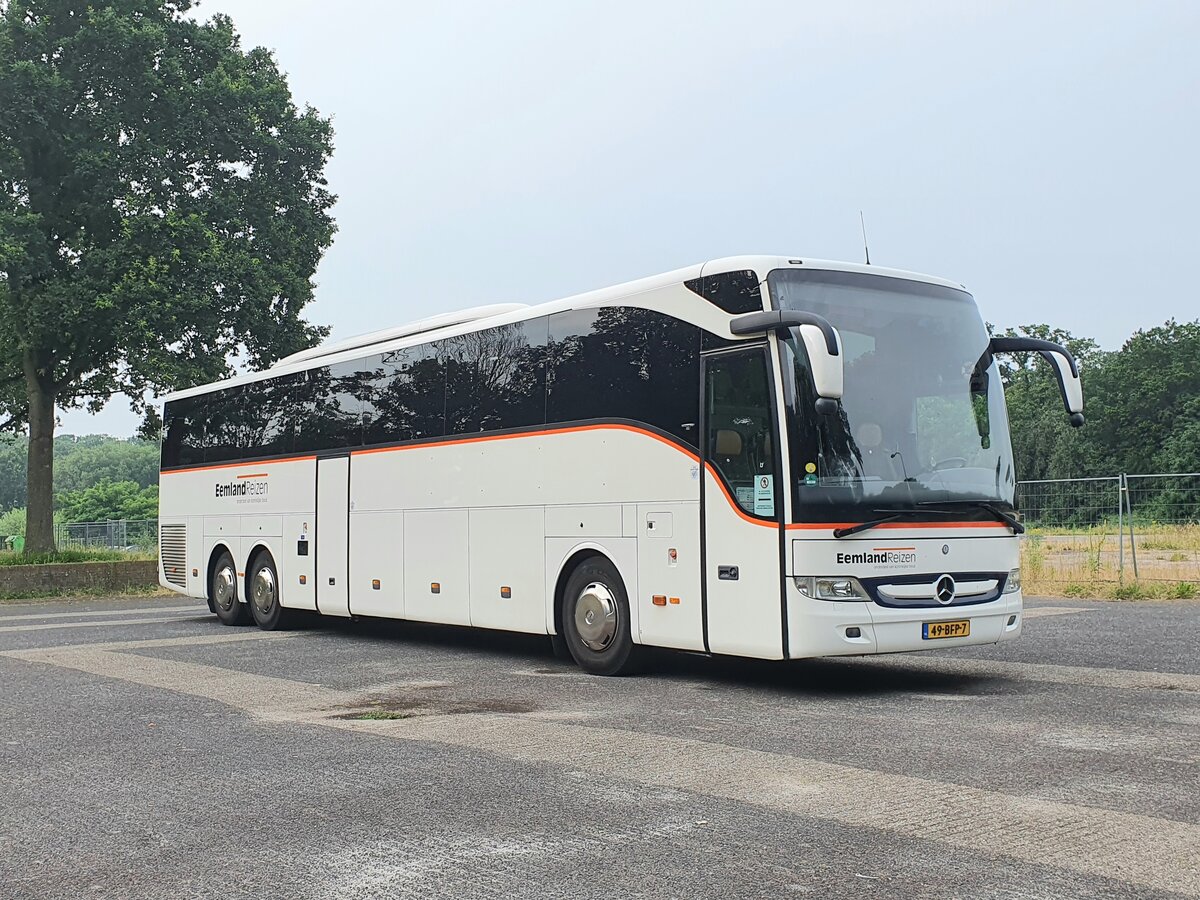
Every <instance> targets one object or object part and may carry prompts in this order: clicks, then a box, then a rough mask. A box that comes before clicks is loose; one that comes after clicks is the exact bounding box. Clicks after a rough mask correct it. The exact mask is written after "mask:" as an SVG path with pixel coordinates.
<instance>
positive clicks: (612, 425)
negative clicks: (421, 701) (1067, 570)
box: [160, 422, 1005, 531]
mask: <svg viewBox="0 0 1200 900" xmlns="http://www.w3.org/2000/svg"><path fill="white" fill-rule="evenodd" d="M603 429H609V430H614V431H628V432H632V433H634V434H641V435H644V436H646V437H649V438H653V439H654V440H656V441H658V442H659V443H661V444H666V445H667V446H668V447H670V448H672V449H673V450H677V451H679V452H680V453H682V454H683V455H684V456H686V457H688V458H689V459H691V460H692V461H693V462H699V461H700V457H699V456H697V455H696V454H695V453H693V452H692V451H691V450H688V449H686V448H684V447H681V446H680V445H679V444H677V443H675V442H674V441H671V440H668V439H667V438H665V437H663V436H662V435H661V434H656V433H655V432H653V431H649V430H647V429H645V428H638V427H637V426H635V425H623V424H620V423H617V422H603V423H599V424H596V425H574V426H571V427H569V428H549V429H546V430H544V431H521V432H515V433H512V434H484V435H479V436H478V437H461V438H451V439H450V440H446V441H430V442H429V443H427V444H403V445H401V446H399V447H370V448H367V449H365V450H354V451H351V456H365V455H367V454H368V453H399V452H401V451H404V450H424V449H426V448H430V447H449V446H453V445H455V444H476V443H483V442H485V441H504V440H509V439H510V438H529V437H540V436H542V435H548V434H577V433H582V432H585V431H599V430H603ZM309 459H316V456H294V457H289V458H287V459H272V460H266V461H262V462H258V463H255V464H254V465H268V464H274V463H285V462H301V461H304V460H309ZM242 465H248V464H247V463H237V462H234V463H224V464H221V465H216V466H198V467H197V468H194V469H172V470H169V471H166V472H162V473H160V474H162V475H170V474H173V473H174V472H206V471H209V470H212V469H230V468H235V467H237V466H242ZM704 466H705V468H706V469H708V471H709V473H710V474H711V475H712V477H713V480H714V481H716V483H717V486H718V487H719V488H720V489H721V493H722V494H724V495H725V500H726V502H727V503H728V504H729V506H730V508H731V509H732V510H733V511H734V512H735V513H737V514H738V516H740V517H741V518H742V519H744V520H745V521H747V522H749V523H750V524H751V525H758V526H760V527H763V528H778V527H779V523H778V522H775V521H767V520H763V519H756V518H754V517H753V516H751V515H749V514H747V513H746V512H745V511H744V510H743V509H742V507H741V505H740V504H738V503H737V502H736V501H735V500H734V499H733V497H732V495H730V493H729V490H728V489H727V488H726V487H725V482H724V481H723V480H722V479H721V477H720V476H719V475H718V474H717V470H716V469H714V468H713V465H712V463H709V462H706V463H705V464H704ZM264 474H265V473H264ZM239 477H244V478H253V477H256V476H253V475H245V476H239ZM859 524H862V523H860V522H794V523H791V524H788V525H785V526H784V528H786V529H787V530H789V531H793V530H806V531H811V530H831V529H834V528H850V527H853V526H854V525H859ZM876 527H877V528H1003V527H1005V526H1004V525H1003V524H1002V523H1000V522H886V523H883V524H881V525H878V526H876Z"/></svg>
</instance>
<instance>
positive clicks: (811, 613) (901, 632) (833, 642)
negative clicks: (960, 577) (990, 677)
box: [787, 579, 1024, 659]
mask: <svg viewBox="0 0 1200 900" xmlns="http://www.w3.org/2000/svg"><path fill="white" fill-rule="evenodd" d="M788 581H789V583H788V588H787V590H788V655H789V657H790V658H792V659H803V658H806V657H815V656H855V655H863V654H869V653H902V652H906V651H912V650H940V649H946V648H949V647H963V646H970V645H974V644H995V643H998V642H1000V641H1007V640H1012V639H1013V638H1015V637H1018V636H1019V635H1020V634H1021V628H1022V625H1023V621H1022V620H1023V618H1024V616H1023V608H1024V600H1023V597H1022V595H1021V592H1020V591H1013V592H1012V593H1010V594H1002V595H1001V596H999V597H998V598H996V599H995V600H994V601H991V602H989V603H979V604H973V605H969V606H955V607H937V608H915V609H897V608H893V607H886V606H881V605H879V604H877V603H873V602H870V601H853V602H850V601H829V600H814V599H812V598H810V597H805V596H804V595H803V594H801V593H800V591H799V590H797V589H796V587H795V585H794V584H792V583H791V579H789V580H788ZM963 619H967V620H970V622H971V633H970V634H969V635H968V636H966V637H961V638H941V639H938V640H925V639H923V638H922V636H921V632H922V629H921V626H922V625H923V624H924V623H926V622H945V621H959V620H963ZM855 628H857V629H858V635H857V636H851V635H853V629H855Z"/></svg>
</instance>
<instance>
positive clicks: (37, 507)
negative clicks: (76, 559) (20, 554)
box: [22, 351, 55, 553]
mask: <svg viewBox="0 0 1200 900" xmlns="http://www.w3.org/2000/svg"><path fill="white" fill-rule="evenodd" d="M22 363H23V366H24V369H25V392H26V394H27V395H28V397H29V457H28V463H27V467H26V489H25V490H26V492H25V552H26V553H53V552H54V549H55V548H54V390H53V388H52V387H51V384H50V380H49V379H48V378H47V377H46V375H45V373H44V372H42V371H39V368H38V366H37V362H36V360H35V359H34V357H33V354H32V353H30V352H28V351H26V353H25V355H24V359H23V360H22Z"/></svg>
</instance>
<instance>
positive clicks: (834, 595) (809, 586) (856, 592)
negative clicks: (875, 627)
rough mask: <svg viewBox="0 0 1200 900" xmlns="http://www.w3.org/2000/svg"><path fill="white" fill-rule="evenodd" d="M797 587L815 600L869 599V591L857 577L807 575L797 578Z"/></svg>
mask: <svg viewBox="0 0 1200 900" xmlns="http://www.w3.org/2000/svg"><path fill="white" fill-rule="evenodd" d="M795 581H796V588H797V589H798V590H799V591H800V593H801V594H803V595H804V596H805V597H812V598H813V599H814V600H867V599H869V598H868V597H867V592H866V591H865V590H863V586H862V585H861V584H859V583H858V579H857V578H842V577H824V576H820V575H817V576H812V575H810V576H807V577H798V578H796V579H795Z"/></svg>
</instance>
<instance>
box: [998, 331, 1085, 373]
mask: <svg viewBox="0 0 1200 900" xmlns="http://www.w3.org/2000/svg"><path fill="white" fill-rule="evenodd" d="M988 349H990V350H991V351H992V353H1014V352H1018V351H1021V350H1033V351H1035V352H1037V353H1041V354H1042V355H1043V357H1044V356H1045V354H1047V353H1061V354H1062V355H1063V356H1064V357H1065V358H1066V360H1067V363H1068V364H1069V365H1070V366H1071V374H1072V375H1074V376H1075V377H1076V378H1078V377H1079V364H1078V363H1076V362H1075V357H1074V356H1072V355H1071V351H1070V350H1068V349H1067V348H1066V347H1064V346H1063V345H1062V344H1056V343H1054V341H1043V340H1042V339H1041V338H1031V337H994V338H992V339H991V341H990V342H989V343H988Z"/></svg>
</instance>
